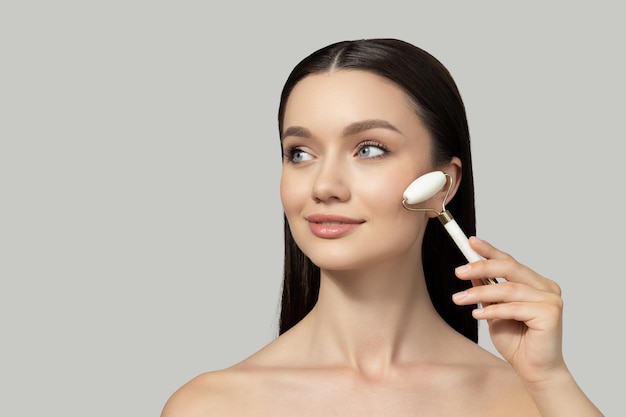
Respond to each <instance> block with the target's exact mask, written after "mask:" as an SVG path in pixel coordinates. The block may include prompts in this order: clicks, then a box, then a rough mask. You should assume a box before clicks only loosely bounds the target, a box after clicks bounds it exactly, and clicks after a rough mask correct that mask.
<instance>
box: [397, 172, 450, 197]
mask: <svg viewBox="0 0 626 417" xmlns="http://www.w3.org/2000/svg"><path fill="white" fill-rule="evenodd" d="M446 181H447V179H446V174H444V173H443V172H441V171H433V172H429V173H428V174H424V175H422V176H421V177H418V178H417V179H416V180H415V181H413V182H412V183H411V184H410V185H409V186H408V187H407V188H406V190H404V194H402V197H403V198H404V201H406V203H407V204H417V203H421V202H423V201H426V200H428V199H429V198H431V197H432V196H434V195H435V194H437V193H438V192H439V191H441V189H442V188H443V186H444V185H445V183H446Z"/></svg>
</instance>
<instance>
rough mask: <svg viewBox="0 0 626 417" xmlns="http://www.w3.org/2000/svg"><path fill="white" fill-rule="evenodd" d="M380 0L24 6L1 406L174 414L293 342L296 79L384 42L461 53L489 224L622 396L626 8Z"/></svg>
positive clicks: (11, 68)
mask: <svg viewBox="0 0 626 417" xmlns="http://www.w3.org/2000/svg"><path fill="white" fill-rule="evenodd" d="M364 3H365V2H334V1H333V2H307V3H302V4H298V3H296V2H283V3H279V2H274V3H267V2H248V4H246V3H238V2H233V3H229V5H226V4H225V3H223V4H220V3H217V2H213V3H211V5H210V3H209V2H200V1H195V2H192V1H176V2H174V1H169V2H168V1H155V2H149V1H138V0H126V1H107V2H104V1H101V2H79V1H73V2H70V1H56V2H43V1H40V2H17V1H15V2H11V1H9V2H3V4H2V5H1V6H0V45H1V54H0V140H1V145H0V184H1V189H0V191H1V194H0V199H1V201H0V280H1V286H0V323H1V334H0V337H1V340H0V384H1V386H0V397H1V398H0V415H3V416H12V417H18V416H34V415H43V414H45V415H63V416H94V417H95V416H146V417H148V416H153V417H154V416H158V415H159V413H160V411H161V408H162V407H163V404H164V403H165V401H166V400H167V398H168V397H169V396H170V395H171V394H172V392H173V391H174V390H175V389H177V388H178V387H179V386H181V385H182V384H183V383H185V382H186V381H188V380H189V379H191V378H192V377H194V376H195V375H197V374H199V373H202V372H205V371H209V370H214V369H219V368H223V367H226V366H229V365H232V364H234V363H236V362H238V361H240V360H241V359H243V358H245V357H246V356H248V355H250V354H252V353H253V352H255V351H256V350H258V349H259V348H261V347H262V346H263V345H265V344H266V343H267V342H269V341H270V340H271V339H272V338H273V337H275V334H276V328H277V311H278V300H279V292H280V281H281V273H282V271H281V268H282V210H281V205H280V199H279V194H278V181H279V177H280V163H281V162H280V161H281V158H280V148H279V144H278V134H277V123H276V111H277V106H278V97H279V93H280V89H281V87H282V84H283V82H284V81H285V78H286V77H287V75H288V73H289V71H290V70H291V68H292V67H293V66H294V65H295V64H296V63H297V62H298V61H299V60H300V59H302V58H303V57H304V56H306V55H308V54H309V53H310V52H312V51H313V50H315V49H317V48H319V47H321V46H324V45H326V44H328V43H331V42H335V41H338V40H344V39H357V38H368V37H395V38H401V39H404V40H407V41H409V42H411V43H414V44H416V45H418V46H420V47H422V48H424V49H426V50H427V51H429V52H431V53H432V54H433V55H435V56H436V57H437V58H439V59H440V60H441V61H442V62H443V63H444V64H445V65H446V66H447V67H448V69H449V70H450V71H451V73H452V75H453V77H454V78H455V80H456V81H457V83H458V85H459V88H460V90H461V94H462V96H463V98H464V100H465V103H466V106H467V112H468V118H469V123H470V130H471V134H472V144H473V145H472V146H473V155H474V162H475V180H476V185H477V194H476V196H477V209H478V234H479V235H480V236H481V237H483V238H485V239H488V240H490V241H491V242H492V243H494V244H495V245H497V246H499V247H500V248H502V249H503V250H505V251H507V252H510V253H511V254H513V255H514V256H516V257H517V258H518V259H519V260H521V261H523V262H524V263H526V264H528V265H529V266H531V267H533V268H534V269H535V270H537V271H538V272H540V273H542V274H544V275H546V276H549V277H550V278H552V279H554V280H556V281H557V282H559V284H560V285H561V286H562V288H563V297H564V300H565V310H564V333H565V336H564V345H565V347H564V351H565V357H566V360H567V362H568V364H569V366H570V368H571V371H572V372H573V373H574V375H575V376H576V377H577V379H578V381H579V383H580V385H581V386H582V387H583V389H584V390H585V391H586V392H587V394H588V395H589V396H590V397H591V398H592V399H593V400H594V402H595V403H596V404H597V405H598V406H599V407H600V408H601V409H602V410H603V411H604V412H605V413H606V415H607V416H609V415H614V416H617V415H622V414H623V411H620V410H623V407H622V399H621V395H622V389H621V388H620V384H619V383H616V382H615V381H621V377H622V376H623V375H624V372H625V371H626V369H625V366H624V354H623V352H624V342H623V336H622V335H621V333H622V331H623V329H624V325H623V320H622V315H623V311H624V310H623V307H622V306H623V304H624V303H623V297H622V296H621V294H622V293H623V292H624V291H623V289H624V283H623V281H624V273H623V270H624V269H623V263H622V261H623V260H624V246H625V245H624V243H623V240H622V239H623V236H624V235H625V234H626V225H625V221H624V217H623V213H624V209H625V204H624V201H623V195H622V193H623V189H624V186H623V183H622V181H623V178H624V174H623V167H622V162H623V159H624V158H623V153H622V152H623V149H624V140H625V139H626V137H625V134H624V113H625V110H626V108H625V107H626V106H625V105H624V97H625V96H626V83H625V81H624V74H625V73H626V65H625V59H624V50H625V49H624V40H625V39H626V30H625V28H624V24H623V16H624V14H623V12H621V6H619V2H609V1H599V2H593V3H592V2H584V3H583V2H538V1H537V2H533V1H531V2H524V3H515V4H513V3H508V2H496V1H491V2H456V3H455V2H445V3H444V2H438V3H436V4H435V2H404V1H403V2H399V1H398V2H395V1H385V2H378V3H377V4H375V5H371V6H367V5H365V4H364ZM505 3H506V4H505ZM574 3H579V4H574ZM480 343H481V344H482V345H483V346H485V347H486V348H487V349H490V350H492V349H493V348H492V345H491V344H490V342H489V338H488V336H487V333H486V326H484V325H481V341H480ZM451 395H454V393H451Z"/></svg>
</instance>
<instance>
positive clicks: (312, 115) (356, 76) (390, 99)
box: [283, 70, 423, 129]
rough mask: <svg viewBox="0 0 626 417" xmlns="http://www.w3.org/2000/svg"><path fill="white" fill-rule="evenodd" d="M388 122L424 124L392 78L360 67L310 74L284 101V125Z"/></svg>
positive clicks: (339, 124) (406, 125) (408, 126)
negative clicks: (369, 121) (375, 120)
mask: <svg viewBox="0 0 626 417" xmlns="http://www.w3.org/2000/svg"><path fill="white" fill-rule="evenodd" d="M366 119H379V120H386V121H389V122H390V123H391V124H393V125H394V126H398V127H399V128H400V129H403V128H404V129H409V128H410V125H414V124H418V125H420V126H421V127H423V125H422V122H421V120H420V119H419V117H418V116H417V113H416V109H415V105H414V104H413V102H412V101H411V99H410V98H409V96H408V95H407V94H406V93H405V91H404V90H403V89H402V88H400V87H399V86H398V85H396V84H395V83H394V82H392V81H391V80H389V79H387V78H384V77H382V76H379V75H376V74H374V73H372V72H368V71H363V70H338V71H330V72H324V73H316V74H312V75H309V76H307V77H305V78H303V79H302V80H300V81H299V82H298V83H297V84H296V85H295V86H294V88H293V90H292V92H291V94H290V96H289V99H288V100H287V103H286V107H285V114H284V124H283V125H284V126H285V127H288V126H290V125H302V126H306V125H310V124H317V123H331V122H332V123H336V124H337V125H338V127H339V126H345V125H347V124H350V123H354V122H355V121H358V120H366Z"/></svg>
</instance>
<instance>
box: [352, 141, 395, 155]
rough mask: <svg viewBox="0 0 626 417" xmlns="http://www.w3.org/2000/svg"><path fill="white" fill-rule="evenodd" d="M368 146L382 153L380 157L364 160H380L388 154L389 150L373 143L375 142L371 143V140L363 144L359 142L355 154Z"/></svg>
mask: <svg viewBox="0 0 626 417" xmlns="http://www.w3.org/2000/svg"><path fill="white" fill-rule="evenodd" d="M368 146H373V147H375V148H378V149H380V150H381V151H383V153H382V154H381V155H376V156H372V157H369V158H366V159H378V158H382V157H384V156H385V155H386V154H388V153H389V148H387V147H386V146H385V145H383V144H382V143H380V142H375V141H371V140H366V141H365V142H361V143H359V146H358V149H357V154H358V153H359V152H360V151H361V150H362V149H363V148H366V147H368Z"/></svg>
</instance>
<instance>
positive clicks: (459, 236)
mask: <svg viewBox="0 0 626 417" xmlns="http://www.w3.org/2000/svg"><path fill="white" fill-rule="evenodd" d="M448 179H450V182H449V184H448V191H447V194H446V196H445V197H444V201H443V204H442V208H441V211H438V210H435V209H433V208H414V207H409V206H407V204H417V203H421V202H424V201H426V200H428V199H429V198H431V197H433V196H434V195H435V194H437V193H438V192H439V191H441V190H442V189H443V186H444V185H445V184H446V182H448ZM452 181H453V180H452V177H450V176H449V175H448V174H445V173H444V172H442V171H433V172H429V173H427V174H424V175H422V176H421V177H418V178H417V179H416V180H415V181H413V182H412V183H411V184H409V186H408V187H407V188H406V190H404V193H403V194H402V197H403V200H402V205H403V206H404V208H405V209H407V210H409V211H432V212H435V213H437V218H438V219H439V221H440V222H441V224H443V225H444V227H445V229H446V231H447V232H448V234H450V237H452V240H454V243H456V245H457V246H458V248H459V249H460V250H461V252H462V253H463V255H464V256H465V258H466V259H467V260H468V261H469V262H474V261H478V260H480V259H484V258H483V257H482V256H480V255H479V254H478V253H476V252H475V251H474V249H472V247H471V246H470V244H469V241H468V239H467V236H465V233H463V231H462V230H461V227H460V226H459V225H458V223H457V222H456V220H454V217H452V214H450V212H449V211H448V210H446V208H445V204H446V203H445V202H446V200H447V199H448V194H449V193H450V189H451V188H452ZM482 282H483V283H484V284H497V283H498V281H497V280H496V279H495V278H483V279H482Z"/></svg>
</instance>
